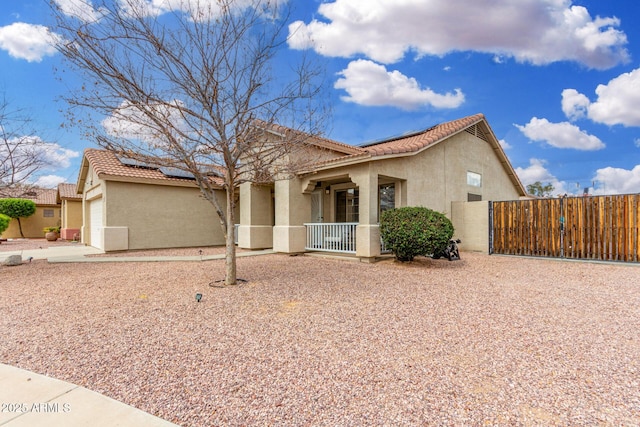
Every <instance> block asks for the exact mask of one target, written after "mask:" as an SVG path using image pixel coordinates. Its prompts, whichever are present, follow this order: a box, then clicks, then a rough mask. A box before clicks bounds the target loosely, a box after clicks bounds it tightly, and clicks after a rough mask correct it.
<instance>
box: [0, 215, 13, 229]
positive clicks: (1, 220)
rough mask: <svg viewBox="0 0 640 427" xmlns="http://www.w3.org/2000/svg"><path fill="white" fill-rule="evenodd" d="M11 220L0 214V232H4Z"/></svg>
mask: <svg viewBox="0 0 640 427" xmlns="http://www.w3.org/2000/svg"><path fill="white" fill-rule="evenodd" d="M10 222H11V217H10V216H7V215H4V214H0V234H2V233H4V232H5V230H6V229H7V228H9V223H10Z"/></svg>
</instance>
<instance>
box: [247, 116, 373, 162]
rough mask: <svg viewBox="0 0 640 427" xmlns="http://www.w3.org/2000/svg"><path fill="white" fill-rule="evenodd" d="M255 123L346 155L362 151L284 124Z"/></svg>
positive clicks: (269, 129)
mask: <svg viewBox="0 0 640 427" xmlns="http://www.w3.org/2000/svg"><path fill="white" fill-rule="evenodd" d="M256 123H257V124H258V126H261V127H263V128H264V129H266V130H268V131H273V132H276V133H278V134H280V135H287V134H293V135H294V138H295V137H299V136H300V135H301V136H304V137H305V138H304V139H305V142H306V143H309V144H311V145H315V146H317V147H320V148H325V149H328V150H332V151H335V152H338V153H342V154H346V155H351V154H358V153H361V152H363V150H362V148H360V147H356V146H354V145H349V144H345V143H343V142H338V141H334V140H332V139H328V138H324V137H321V136H315V135H310V134H308V133H306V132H302V131H299V130H295V129H291V128H288V127H286V126H281V125H278V124H268V123H266V122H263V121H256Z"/></svg>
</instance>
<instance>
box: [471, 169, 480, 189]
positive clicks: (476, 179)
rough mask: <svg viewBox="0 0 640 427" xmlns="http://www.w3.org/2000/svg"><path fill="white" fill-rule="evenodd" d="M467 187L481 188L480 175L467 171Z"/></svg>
mask: <svg viewBox="0 0 640 427" xmlns="http://www.w3.org/2000/svg"><path fill="white" fill-rule="evenodd" d="M467 185H471V186H472V187H482V175H480V174H479V173H476V172H471V171H467Z"/></svg>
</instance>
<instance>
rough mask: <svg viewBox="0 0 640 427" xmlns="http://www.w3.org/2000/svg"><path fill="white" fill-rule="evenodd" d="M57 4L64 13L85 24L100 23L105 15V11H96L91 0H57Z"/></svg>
mask: <svg viewBox="0 0 640 427" xmlns="http://www.w3.org/2000/svg"><path fill="white" fill-rule="evenodd" d="M55 2H56V4H57V5H58V7H59V8H60V11H62V13H64V14H65V15H67V16H71V17H74V18H78V19H80V20H81V21H84V22H95V21H98V20H100V18H101V16H102V15H103V13H105V10H104V9H99V10H96V9H94V7H93V3H92V2H91V0H55Z"/></svg>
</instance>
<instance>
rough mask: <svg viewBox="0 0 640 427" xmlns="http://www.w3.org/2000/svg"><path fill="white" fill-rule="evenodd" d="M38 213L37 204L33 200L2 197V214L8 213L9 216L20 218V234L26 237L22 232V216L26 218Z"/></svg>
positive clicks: (0, 204) (0, 205)
mask: <svg viewBox="0 0 640 427" xmlns="http://www.w3.org/2000/svg"><path fill="white" fill-rule="evenodd" d="M34 213H36V204H35V202H34V201H33V200H29V199H0V214H4V215H7V216H8V217H11V218H15V219H17V220H18V228H19V229H20V236H22V237H23V238H24V233H23V232H22V223H21V222H20V218H26V217H28V216H31V215H33V214H34Z"/></svg>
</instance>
